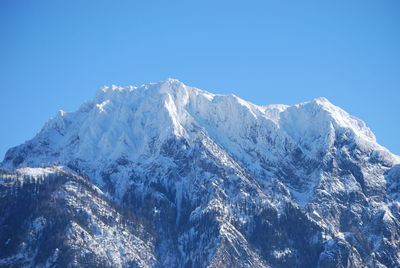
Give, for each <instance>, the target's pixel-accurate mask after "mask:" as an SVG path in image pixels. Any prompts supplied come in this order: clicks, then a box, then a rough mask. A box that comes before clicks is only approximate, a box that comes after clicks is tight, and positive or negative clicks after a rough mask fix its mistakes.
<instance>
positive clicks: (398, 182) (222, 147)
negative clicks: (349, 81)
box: [0, 79, 400, 268]
mask: <svg viewBox="0 0 400 268" xmlns="http://www.w3.org/2000/svg"><path fill="white" fill-rule="evenodd" d="M3 131H4V130H3ZM399 194H400V157H399V156H396V155H394V154H392V153H391V152H390V151H388V150H387V149H386V148H384V147H382V146H380V145H379V144H378V143H377V142H376V138H375V136H374V134H373V133H372V132H371V130H370V129H369V128H368V127H367V126H366V124H365V123H364V122H363V121H362V120H360V119H358V118H356V117H354V116H351V115H349V114H348V113H347V112H345V111H344V110H342V109H341V108H339V107H337V106H335V105H333V104H332V103H330V102H329V101H328V100H327V99H325V98H318V99H314V100H312V101H310V102H305V103H301V104H297V105H293V106H289V105H268V106H258V105H255V104H252V103H250V102H248V101H245V100H243V99H241V98H239V97H237V96H235V95H216V94H212V93H209V92H206V91H203V90H200V89H197V88H194V87H189V86H186V85H185V84H183V83H182V82H180V81H178V80H175V79H167V80H166V81H163V82H160V83H150V84H146V85H142V86H139V87H133V86H130V87H119V86H111V87H103V88H102V89H100V90H99V91H98V92H97V94H96V96H95V97H94V99H93V100H91V101H89V102H86V103H84V104H83V105H81V107H80V108H79V109H78V110H77V111H75V112H71V113H69V112H68V113H67V112H64V111H60V112H59V113H58V114H57V115H56V116H55V117H54V118H52V119H50V120H49V121H48V122H47V123H46V124H45V125H44V127H43V128H42V129H41V131H40V132H39V133H38V134H37V135H36V136H35V137H34V138H32V139H31V140H29V141H27V142H25V143H24V144H22V145H19V146H16V147H14V148H11V149H9V150H8V151H7V153H6V155H5V158H4V160H3V162H2V163H1V164H0V267H252V268H255V267H324V268H325V267H400V226H399V224H400V195H399Z"/></svg>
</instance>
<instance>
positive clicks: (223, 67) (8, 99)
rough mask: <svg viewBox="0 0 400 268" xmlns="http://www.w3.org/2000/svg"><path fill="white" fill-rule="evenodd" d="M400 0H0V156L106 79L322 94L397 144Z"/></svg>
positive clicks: (260, 100)
mask: <svg viewBox="0 0 400 268" xmlns="http://www.w3.org/2000/svg"><path fill="white" fill-rule="evenodd" d="M399 14H400V1H397V0H385V1H376V0H375V1H369V0H362V1H361V0H360V1H357V0H354V1H340V0H339V1H308V0H303V1H285V0H282V1H102V0H95V1H90V0H85V1H59V0H49V1H42V0H37V1H30V0H15V1H7V0H4V1H0V33H1V39H0V41H1V42H0V59H1V60H0V74H1V75H0V125H1V132H0V140H1V142H0V158H2V157H3V155H4V153H5V151H6V150H7V149H8V148H9V147H11V146H15V145H18V144H20V143H23V142H24V141H25V140H27V139H30V138H32V137H33V136H34V135H35V134H36V133H37V132H38V131H39V130H40V128H41V127H42V125H43V124H44V123H45V121H46V120H47V119H48V118H50V117H52V116H54V115H55V114H56V112H57V111H58V110H60V109H63V110H66V111H73V110H76V109H77V108H78V106H79V105H80V104H81V103H82V102H84V101H85V100H89V99H91V98H92V97H93V96H94V94H95V92H96V91H97V89H98V88H100V87H101V86H103V85H110V84H117V85H139V84H143V83H147V82H154V81H160V80H164V79H166V78H168V77H173V78H177V79H179V80H181V81H183V82H184V83H186V84H188V85H192V86H196V87H199V88H201V89H204V90H208V91H211V92H214V93H222V94H225V93H233V94H235V95H238V96H240V97H242V98H244V99H246V100H249V101H252V102H254V103H256V104H272V103H284V104H295V103H299V102H303V101H307V100H311V99H313V98H316V97H320V96H325V97H327V98H328V99H329V100H330V101H331V102H333V103H334V104H336V105H338V106H340V107H342V108H344V109H345V110H347V111H348V112H350V113H351V114H353V115H355V116H357V117H359V118H361V119H363V120H364V121H366V123H367V125H368V126H369V127H370V128H371V129H372V130H373V131H374V133H375V134H376V136H377V139H378V142H379V143H381V144H382V145H384V146H386V147H387V148H389V149H390V150H391V151H393V152H395V153H397V154H400V138H399V133H400V120H399V115H400V108H399V101H400V16H399Z"/></svg>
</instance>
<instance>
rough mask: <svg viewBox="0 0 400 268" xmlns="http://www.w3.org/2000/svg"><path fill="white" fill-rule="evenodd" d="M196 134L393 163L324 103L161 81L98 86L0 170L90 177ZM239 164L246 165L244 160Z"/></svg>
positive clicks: (238, 148) (239, 147)
mask: <svg viewBox="0 0 400 268" xmlns="http://www.w3.org/2000/svg"><path fill="white" fill-rule="evenodd" d="M200 130H201V131H202V132H203V133H205V135H208V136H210V137H211V138H212V139H213V140H214V141H215V142H217V143H218V144H220V145H221V146H222V147H223V148H226V149H227V150H228V153H229V154H230V155H233V156H237V157H242V156H243V155H246V154H247V153H246V152H248V151H256V152H258V153H259V154H261V156H262V157H263V158H264V159H265V160H267V159H269V160H268V161H273V162H275V161H279V159H282V158H284V157H285V155H286V154H287V152H285V150H288V148H293V149H294V148H296V147H299V149H300V150H301V151H303V153H304V154H306V155H307V156H308V157H310V158H315V159H319V158H320V155H321V154H326V153H327V152H329V151H330V150H331V148H332V147H333V146H334V142H335V141H336V140H337V139H338V138H339V137H341V139H343V138H344V139H353V140H356V142H357V144H359V145H360V146H361V147H363V148H364V149H365V150H369V151H371V153H372V151H374V152H375V153H376V154H378V155H382V154H383V155H387V158H390V159H392V161H397V160H398V157H396V156H394V155H392V154H391V153H390V152H389V151H387V150H386V149H385V148H383V147H381V146H380V145H378V144H377V143H376V139H375V136H374V134H373V133H372V132H371V131H370V130H369V128H368V127H367V126H366V125H365V123H364V122H363V121H361V120H359V119H357V118H355V117H353V116H351V115H349V114H348V113H347V112H345V111H343V110H342V109H340V108H339V107H337V106H335V105H333V104H331V103H330V102H329V101H328V100H327V99H326V98H317V99H315V100H312V101H310V102H305V103H301V104H297V105H294V106H287V105H268V106H258V105H255V104H253V103H251V102H248V101H245V100H243V99H241V98H239V97H237V96H235V95H217V94H212V93H209V92H206V91H203V90H200V89H197V88H194V87H190V86H186V85H185V84H183V83H182V82H180V81H178V80H176V79H167V80H166V81H162V82H159V83H150V84H146V85H141V86H139V87H135V86H128V87H119V86H111V87H103V88H102V89H100V90H99V91H98V93H97V94H96V97H95V98H94V99H93V100H92V101H89V102H86V103H84V104H83V105H82V106H81V107H80V108H79V110H78V111H76V112H71V113H65V112H63V111H60V112H59V113H58V115H57V116H56V117H55V118H53V119H51V120H49V121H48V122H47V123H46V124H45V126H44V127H43V129H42V130H41V131H40V133H39V134H38V135H37V136H36V137H35V138H33V139H32V140H30V141H28V142H27V143H25V144H23V145H21V146H18V147H15V148H12V149H10V150H9V151H8V152H7V154H6V157H5V159H4V161H3V163H2V166H3V168H18V167H23V166H31V167H40V166H42V165H43V164H44V165H52V164H56V163H60V164H61V165H68V163H70V162H74V161H78V162H80V164H81V165H82V168H83V169H86V170H92V171H91V173H92V175H95V176H98V175H99V173H101V170H102V169H104V168H105V167H106V166H108V165H110V164H111V163H114V162H116V161H119V160H120V159H126V160H128V161H131V162H138V161H142V160H143V159H144V158H148V157H149V156H152V157H156V155H158V154H160V152H161V148H162V145H163V144H164V143H165V142H166V141H168V140H170V139H171V138H173V139H175V138H179V139H184V140H186V141H187V142H188V144H189V146H191V145H193V142H194V141H195V140H196V139H197V138H196V137H198V135H199V131H200ZM289 144H291V145H289ZM140 159H142V160H140ZM243 161H245V164H246V165H253V164H252V163H254V159H250V158H248V159H243ZM254 169H256V170H257V169H259V167H254ZM255 172H257V171H255Z"/></svg>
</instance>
